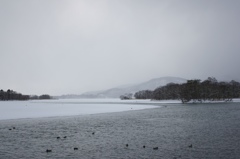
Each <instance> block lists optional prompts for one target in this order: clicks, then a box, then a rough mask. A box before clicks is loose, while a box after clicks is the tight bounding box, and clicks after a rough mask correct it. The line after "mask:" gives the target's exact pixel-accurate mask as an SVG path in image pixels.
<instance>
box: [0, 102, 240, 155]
mask: <svg viewBox="0 0 240 159" xmlns="http://www.w3.org/2000/svg"><path fill="white" fill-rule="evenodd" d="M165 105H166V104H165ZM13 127H15V129H13ZM9 129H11V130H9ZM93 132H94V133H93ZM64 136H67V137H66V138H64ZM57 137H60V139H57ZM0 143H1V144H0V158H1V159H5V158H6V159H11V158H16V159H18V158H39V159H44V158H71V159H72V158H86V159H87V158H96V159H98V158H150V159H152V158H164V159H173V158H183V159H192V158H197V159H200V158H201V159H202V158H209V159H219V158H228V159H237V158H239V157H240V104H239V103H228V104H192V105H167V106H166V107H159V108H155V109H147V110H138V111H129V112H121V113H109V114H97V115H86V116H74V117H61V118H41V119H24V120H6V121H0ZM126 144H128V147H126ZM143 145H145V146H146V147H145V148H143ZM190 145H192V147H191V146H190ZM153 147H158V150H154V149H153ZM74 148H78V150H74ZM47 149H51V150H52V152H49V153H47V152H46V150H47Z"/></svg>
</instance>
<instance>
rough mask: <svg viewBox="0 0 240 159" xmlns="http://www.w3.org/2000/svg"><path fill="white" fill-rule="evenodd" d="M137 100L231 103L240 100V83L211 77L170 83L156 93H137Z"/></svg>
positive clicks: (144, 91)
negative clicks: (235, 99)
mask: <svg viewBox="0 0 240 159" xmlns="http://www.w3.org/2000/svg"><path fill="white" fill-rule="evenodd" d="M134 97H135V98H136V99H154V100H168V99H179V100H181V101H182V103H186V102H189V101H191V100H193V101H198V102H202V101H206V100H210V101H221V100H222V101H231V100H232V99H233V98H240V83H239V82H237V81H234V80H232V81H230V82H218V81H217V80H216V78H214V77H209V78H208V79H206V80H204V81H202V82H201V80H198V79H197V80H187V82H186V83H183V84H176V83H169V84H167V85H166V86H163V87H159V88H157V89H155V90H154V91H151V90H142V91H139V92H136V93H135V95H134Z"/></svg>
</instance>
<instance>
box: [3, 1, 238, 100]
mask: <svg viewBox="0 0 240 159" xmlns="http://www.w3.org/2000/svg"><path fill="white" fill-rule="evenodd" d="M239 7H240V1H235V0H233V1H231V2H227V1H224V0H213V1H207V0H203V1H190V0H184V1H176V0H173V1H167V0H162V1H155V0H150V1H136V0H133V1H110V0H104V1H94V0H93V1H84V0H82V1H78V0H72V1H66V0H62V1H57V0H52V1H30V0H21V1H7V0H0V20H1V21H0V26H1V28H0V35H1V36H0V73H1V78H0V89H3V90H7V89H12V90H16V91H17V92H21V93H23V94H30V95H33V94H36V95H40V94H44V93H47V94H50V95H62V94H81V93H84V92H89V91H99V90H106V89H110V88H114V87H118V86H121V85H126V84H139V83H142V82H146V81H148V80H151V79H154V78H160V77H166V76H172V77H180V78H184V79H201V80H205V79H207V78H208V77H215V78H216V79H217V80H219V81H229V80H236V81H240V75H239V74H238V73H237V71H238V68H239V67H240V63H239V59H240V54H239V51H240V45H239V44H238V43H239V41H240V32H239V28H240V20H239V17H238V15H239V14H240V11H239Z"/></svg>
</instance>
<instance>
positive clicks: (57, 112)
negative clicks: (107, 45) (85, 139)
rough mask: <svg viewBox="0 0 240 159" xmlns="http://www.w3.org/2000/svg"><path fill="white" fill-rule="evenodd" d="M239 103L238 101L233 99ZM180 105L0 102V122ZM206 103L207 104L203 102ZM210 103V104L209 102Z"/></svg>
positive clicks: (110, 101) (99, 101)
mask: <svg viewBox="0 0 240 159" xmlns="http://www.w3.org/2000/svg"><path fill="white" fill-rule="evenodd" d="M233 102H240V99H233ZM156 103H159V104H180V103H181V101H180V100H161V101H157V100H153V101H151V100H120V99H60V100H32V101H0V120H7V119H23V118H40V117H56V116H72V115H86V114H98V113H111V112H122V111H132V110H140V109H148V108H156V107H157V106H153V105H150V104H156ZM204 103H208V102H204ZM210 103H211V102H210Z"/></svg>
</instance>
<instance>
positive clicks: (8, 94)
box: [0, 89, 51, 101]
mask: <svg viewBox="0 0 240 159" xmlns="http://www.w3.org/2000/svg"><path fill="white" fill-rule="evenodd" d="M30 99H31V100H34V99H51V96H50V95H48V94H43V95H40V96H37V95H34V96H30V95H23V94H21V93H17V92H15V91H13V90H10V89H8V90H7V91H4V90H0V101H1V100H2V101H3V100H30Z"/></svg>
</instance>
